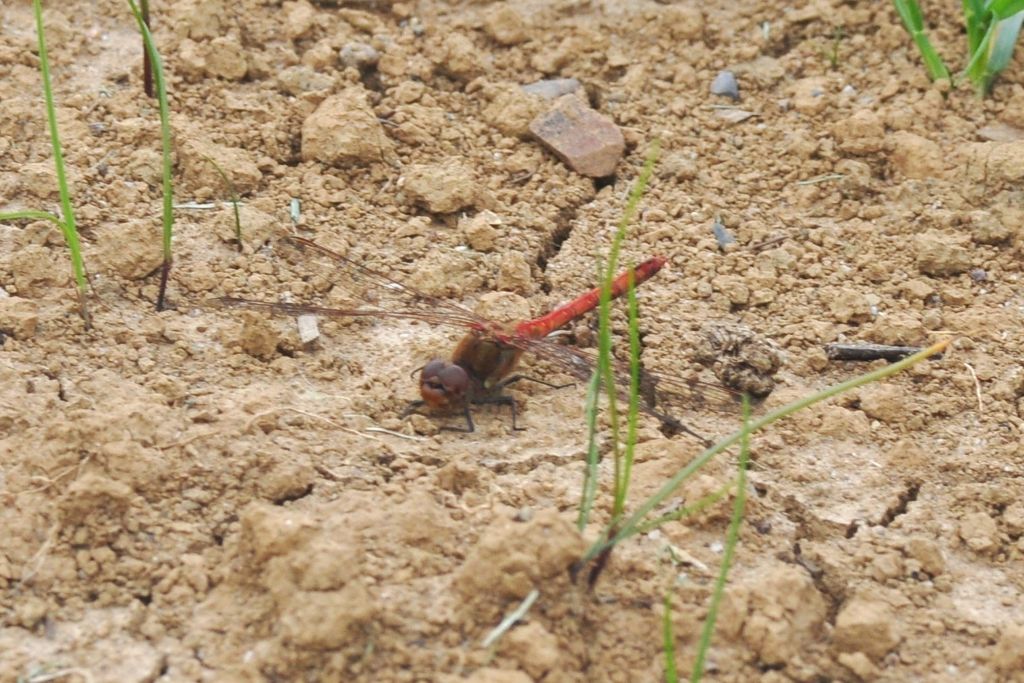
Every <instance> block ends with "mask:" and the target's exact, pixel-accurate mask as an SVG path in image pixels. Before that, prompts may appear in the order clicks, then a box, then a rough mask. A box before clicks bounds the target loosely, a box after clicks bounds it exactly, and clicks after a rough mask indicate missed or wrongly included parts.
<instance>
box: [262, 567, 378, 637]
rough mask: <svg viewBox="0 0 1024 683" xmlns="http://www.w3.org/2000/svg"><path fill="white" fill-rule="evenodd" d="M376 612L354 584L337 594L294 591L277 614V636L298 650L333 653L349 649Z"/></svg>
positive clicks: (361, 586) (365, 591)
mask: <svg viewBox="0 0 1024 683" xmlns="http://www.w3.org/2000/svg"><path fill="white" fill-rule="evenodd" d="M376 612H377V610H376V606H375V605H374V603H373V599H372V597H371V596H370V594H369V592H368V591H367V590H366V588H365V587H364V586H363V585H362V582H361V581H358V580H356V581H352V582H350V583H349V584H347V585H346V586H345V587H344V588H342V589H341V590H337V591H315V592H314V591H296V592H295V593H294V594H292V595H291V596H289V598H288V600H287V601H286V602H285V604H284V606H283V609H282V611H281V615H280V629H281V636H282V638H283V639H284V640H285V641H286V642H289V643H293V644H294V645H296V646H298V647H300V648H309V649H315V650H335V649H338V648H341V647H344V646H347V645H351V644H352V642H353V641H354V640H356V638H357V637H358V636H359V635H360V631H361V630H362V627H364V626H366V625H368V624H369V623H370V622H371V621H372V620H373V618H374V616H376Z"/></svg>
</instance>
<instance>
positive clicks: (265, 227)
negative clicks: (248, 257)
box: [217, 204, 280, 250]
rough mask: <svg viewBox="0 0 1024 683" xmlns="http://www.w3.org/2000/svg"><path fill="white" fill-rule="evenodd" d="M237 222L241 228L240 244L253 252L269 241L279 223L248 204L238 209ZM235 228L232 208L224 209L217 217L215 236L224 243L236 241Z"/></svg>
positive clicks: (269, 215)
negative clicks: (247, 246) (248, 247)
mask: <svg viewBox="0 0 1024 683" xmlns="http://www.w3.org/2000/svg"><path fill="white" fill-rule="evenodd" d="M238 222H239V223H240V224H241V226H242V242H243V243H244V244H247V245H249V246H251V247H252V248H253V249H254V250H255V249H259V248H260V247H261V246H263V245H264V244H266V243H267V241H268V240H270V237H271V235H273V234H274V231H275V230H276V229H277V228H278V225H279V223H280V222H279V221H278V219H277V218H275V217H274V216H272V215H271V214H269V213H266V212H264V211H260V210H259V209H257V208H256V207H255V206H251V205H249V204H243V205H241V206H239V207H238ZM237 227H238V226H237V225H236V224H235V209H234V207H232V206H228V207H225V208H224V210H223V211H221V212H220V215H219V216H218V217H217V236H218V237H219V238H220V239H222V240H223V241H225V242H233V241H235V240H237V239H238V235H237Z"/></svg>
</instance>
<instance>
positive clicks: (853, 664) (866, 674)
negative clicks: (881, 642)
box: [836, 652, 878, 681]
mask: <svg viewBox="0 0 1024 683" xmlns="http://www.w3.org/2000/svg"><path fill="white" fill-rule="evenodd" d="M836 660H837V661H838V662H839V663H840V664H842V665H843V666H845V667H846V668H847V669H849V670H850V671H852V672H853V674H854V675H855V676H856V677H857V678H859V679H860V680H862V681H873V680H875V679H876V678H877V677H878V667H877V666H875V665H874V663H873V662H872V661H871V659H870V658H869V657H868V656H867V655H866V654H864V653H863V652H841V653H840V654H839V656H838V657H836Z"/></svg>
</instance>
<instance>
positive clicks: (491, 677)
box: [463, 666, 534, 683]
mask: <svg viewBox="0 0 1024 683" xmlns="http://www.w3.org/2000/svg"><path fill="white" fill-rule="evenodd" d="M463 680H464V681H465V683H533V680H534V679H532V678H530V677H529V676H528V675H526V674H525V673H523V672H522V671H513V670H511V669H495V668H493V667H490V666H485V667H483V668H480V669H477V670H476V671H474V672H473V673H471V674H470V675H469V676H468V677H467V678H465V679H463Z"/></svg>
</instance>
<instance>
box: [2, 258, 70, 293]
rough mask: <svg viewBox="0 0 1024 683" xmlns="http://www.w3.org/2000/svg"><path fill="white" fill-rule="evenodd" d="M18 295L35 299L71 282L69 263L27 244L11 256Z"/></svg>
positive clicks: (64, 259)
mask: <svg viewBox="0 0 1024 683" xmlns="http://www.w3.org/2000/svg"><path fill="white" fill-rule="evenodd" d="M11 270H12V271H13V272H12V275H13V276H14V286H15V287H17V290H18V294H19V295H21V296H23V297H28V298H30V299H35V298H37V297H41V296H43V295H45V294H46V293H47V292H50V291H52V290H53V289H56V288H60V287H64V286H66V285H67V284H68V283H69V282H70V281H71V263H70V262H69V261H68V260H67V259H66V258H62V257H61V256H60V255H59V254H57V253H56V252H54V251H53V250H50V249H47V248H46V247H41V246H39V245H37V244H27V245H25V246H24V247H21V248H20V249H18V250H16V251H15V252H14V253H13V254H11Z"/></svg>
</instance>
